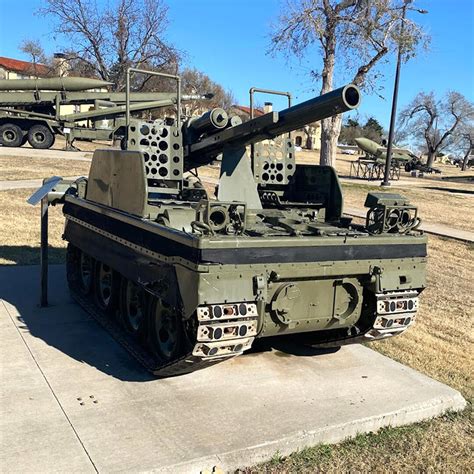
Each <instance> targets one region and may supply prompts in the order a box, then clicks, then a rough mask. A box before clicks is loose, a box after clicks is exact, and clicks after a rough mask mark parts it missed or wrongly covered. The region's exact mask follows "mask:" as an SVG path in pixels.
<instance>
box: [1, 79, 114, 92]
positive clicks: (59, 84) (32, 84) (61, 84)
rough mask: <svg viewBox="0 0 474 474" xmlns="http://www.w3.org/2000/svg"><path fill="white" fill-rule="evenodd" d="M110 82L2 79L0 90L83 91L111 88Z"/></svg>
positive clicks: (97, 80)
mask: <svg viewBox="0 0 474 474" xmlns="http://www.w3.org/2000/svg"><path fill="white" fill-rule="evenodd" d="M111 85H112V83H111V82H107V81H102V80H100V79H89V78H87V77H50V78H45V79H2V80H0V90H2V91H18V90H20V91H25V90H49V91H84V90H88V89H100V88H103V87H107V86H111Z"/></svg>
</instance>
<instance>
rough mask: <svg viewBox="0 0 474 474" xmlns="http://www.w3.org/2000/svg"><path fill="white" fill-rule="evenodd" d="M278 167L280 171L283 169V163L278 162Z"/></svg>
mask: <svg viewBox="0 0 474 474" xmlns="http://www.w3.org/2000/svg"><path fill="white" fill-rule="evenodd" d="M276 168H277V170H278V171H281V170H282V169H283V163H278V164H277V166H276Z"/></svg>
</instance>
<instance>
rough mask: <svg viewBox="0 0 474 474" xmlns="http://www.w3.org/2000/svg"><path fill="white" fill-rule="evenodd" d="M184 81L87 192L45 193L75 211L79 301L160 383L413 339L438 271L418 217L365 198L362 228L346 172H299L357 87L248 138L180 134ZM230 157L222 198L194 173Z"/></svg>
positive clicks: (97, 158) (249, 128) (383, 197)
mask: <svg viewBox="0 0 474 474" xmlns="http://www.w3.org/2000/svg"><path fill="white" fill-rule="evenodd" d="M175 79H176V81H177V84H178V97H177V104H178V112H177V117H176V118H167V119H163V120H157V121H154V122H151V123H150V122H145V121H139V120H130V119H128V123H129V124H128V136H127V144H128V147H127V148H128V149H127V150H125V151H119V150H112V149H109V150H97V151H96V152H95V153H94V156H93V160H92V165H91V169H90V173H89V177H88V178H82V179H80V180H77V181H75V182H74V183H66V182H64V181H61V180H60V178H57V179H53V180H50V181H49V182H47V183H46V184H45V189H43V191H42V192H39V197H43V198H44V199H48V200H49V202H52V203H57V202H59V203H63V204H64V207H63V210H64V215H65V217H66V225H65V231H64V238H65V239H66V240H67V241H68V242H69V244H68V250H67V279H68V283H69V286H70V289H71V291H72V294H73V296H74V298H75V299H76V300H77V301H78V302H79V303H80V304H81V305H82V306H83V307H84V308H85V309H86V310H87V311H89V312H90V313H91V314H92V315H93V316H95V317H96V318H97V319H98V320H99V321H100V322H101V323H102V324H103V325H104V326H105V327H107V328H108V329H109V331H111V332H112V333H113V335H114V336H115V337H116V338H117V339H118V340H119V341H120V342H122V343H123V344H124V345H125V346H126V347H127V349H128V350H129V351H130V352H132V354H133V355H134V356H135V357H137V358H138V359H139V360H140V361H141V362H142V363H143V364H144V365H145V366H146V367H147V368H148V369H149V370H151V371H152V372H153V373H155V374H156V375H158V376H171V375H176V374H182V373H186V372H191V371H193V370H196V369H199V368H203V367H207V366H209V365H211V364H214V363H216V362H220V361H224V360H227V359H229V358H230V357H233V356H237V355H240V354H242V353H243V352H244V351H247V350H248V349H250V348H251V347H252V344H253V343H254V341H255V339H256V338H266V337H271V336H282V335H284V336H286V337H288V338H290V339H291V340H292V341H295V342H296V343H299V344H304V345H311V346H321V347H335V346H340V345H343V344H349V343H358V342H362V341H371V340H375V339H382V338H387V337H390V336H394V335H397V334H400V333H402V332H403V331H405V330H406V329H407V328H408V327H409V326H411V325H412V324H413V323H414V321H415V317H416V312H417V309H418V296H419V294H420V292H421V291H422V290H423V289H424V287H425V264H426V237H425V236H423V235H422V234H421V233H420V232H418V231H417V230H416V227H417V226H418V223H419V219H418V217H417V215H416V208H414V207H413V206H410V205H409V203H408V202H407V201H406V200H405V199H404V198H403V197H401V196H399V195H395V194H385V193H383V194H377V193H373V194H369V196H368V198H367V201H366V206H367V207H368V215H367V222H366V224H365V225H357V224H353V223H351V221H350V219H348V218H346V217H343V215H342V210H343V199H342V192H341V186H340V184H339V180H338V178H337V175H336V172H335V170H334V169H333V168H331V167H328V166H315V165H301V164H297V163H296V160H295V150H294V146H293V142H292V140H291V135H290V134H291V132H292V131H293V130H296V129H298V128H301V127H303V126H304V125H305V124H308V123H312V122H314V121H317V120H321V119H323V118H326V117H330V116H332V115H334V114H339V113H343V112H345V111H348V110H351V109H354V108H355V107H357V106H358V105H359V101H360V96H359V90H358V89H357V87H355V86H354V85H347V86H345V87H342V88H340V89H337V90H334V91H333V92H330V93H328V94H325V95H322V96H320V97H315V98H313V99H311V100H308V101H306V102H303V103H301V104H298V105H295V106H291V107H289V108H287V109H285V110H282V111H281V112H270V113H267V114H264V115H262V116H260V117H258V118H254V119H251V120H249V121H247V122H244V123H241V120H239V119H236V118H233V117H231V118H230V119H229V117H228V116H227V114H226V112H225V111H224V110H222V109H213V110H210V111H208V112H206V113H204V114H203V115H202V116H201V117H199V118H189V119H186V120H181V117H180V112H179V85H180V81H179V78H178V77H176V78H175ZM249 145H251V146H252V151H251V156H250V157H249V155H248V148H249ZM219 155H221V167H220V178H219V181H218V185H217V187H216V190H215V197H214V196H212V190H210V189H209V184H206V183H204V182H202V181H201V180H200V178H199V175H198V173H197V170H198V169H199V168H200V167H203V166H206V165H208V164H210V163H211V162H212V161H213V160H215V159H216V158H217V157H218V156H219ZM48 191H49V194H46V193H47V192H48Z"/></svg>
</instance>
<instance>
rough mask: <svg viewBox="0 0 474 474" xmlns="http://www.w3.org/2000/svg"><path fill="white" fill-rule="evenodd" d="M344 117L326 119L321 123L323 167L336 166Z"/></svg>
mask: <svg viewBox="0 0 474 474" xmlns="http://www.w3.org/2000/svg"><path fill="white" fill-rule="evenodd" d="M341 125H342V115H340V114H339V115H336V116H334V117H330V118H328V119H324V120H323V121H322V123H321V155H320V156H321V157H320V161H319V163H320V164H321V165H327V166H333V167H335V166H336V152H337V140H338V138H339V134H340V133H341Z"/></svg>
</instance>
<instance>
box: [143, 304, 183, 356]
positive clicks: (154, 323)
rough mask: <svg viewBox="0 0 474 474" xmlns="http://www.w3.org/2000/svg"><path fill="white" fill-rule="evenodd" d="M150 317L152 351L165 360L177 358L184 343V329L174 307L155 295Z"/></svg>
mask: <svg viewBox="0 0 474 474" xmlns="http://www.w3.org/2000/svg"><path fill="white" fill-rule="evenodd" d="M148 319H149V345H150V349H151V351H152V352H153V353H154V354H155V355H156V356H157V357H159V358H160V359H162V360H164V361H165V362H168V361H171V360H173V359H175V358H177V357H178V356H179V354H180V351H181V347H182V344H183V330H182V325H181V321H180V319H179V317H178V314H177V313H176V311H175V310H174V308H173V307H171V306H169V305H168V304H166V303H165V302H164V301H162V300H161V299H160V298H157V297H154V298H153V300H152V302H151V305H150V311H149V313H148Z"/></svg>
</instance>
